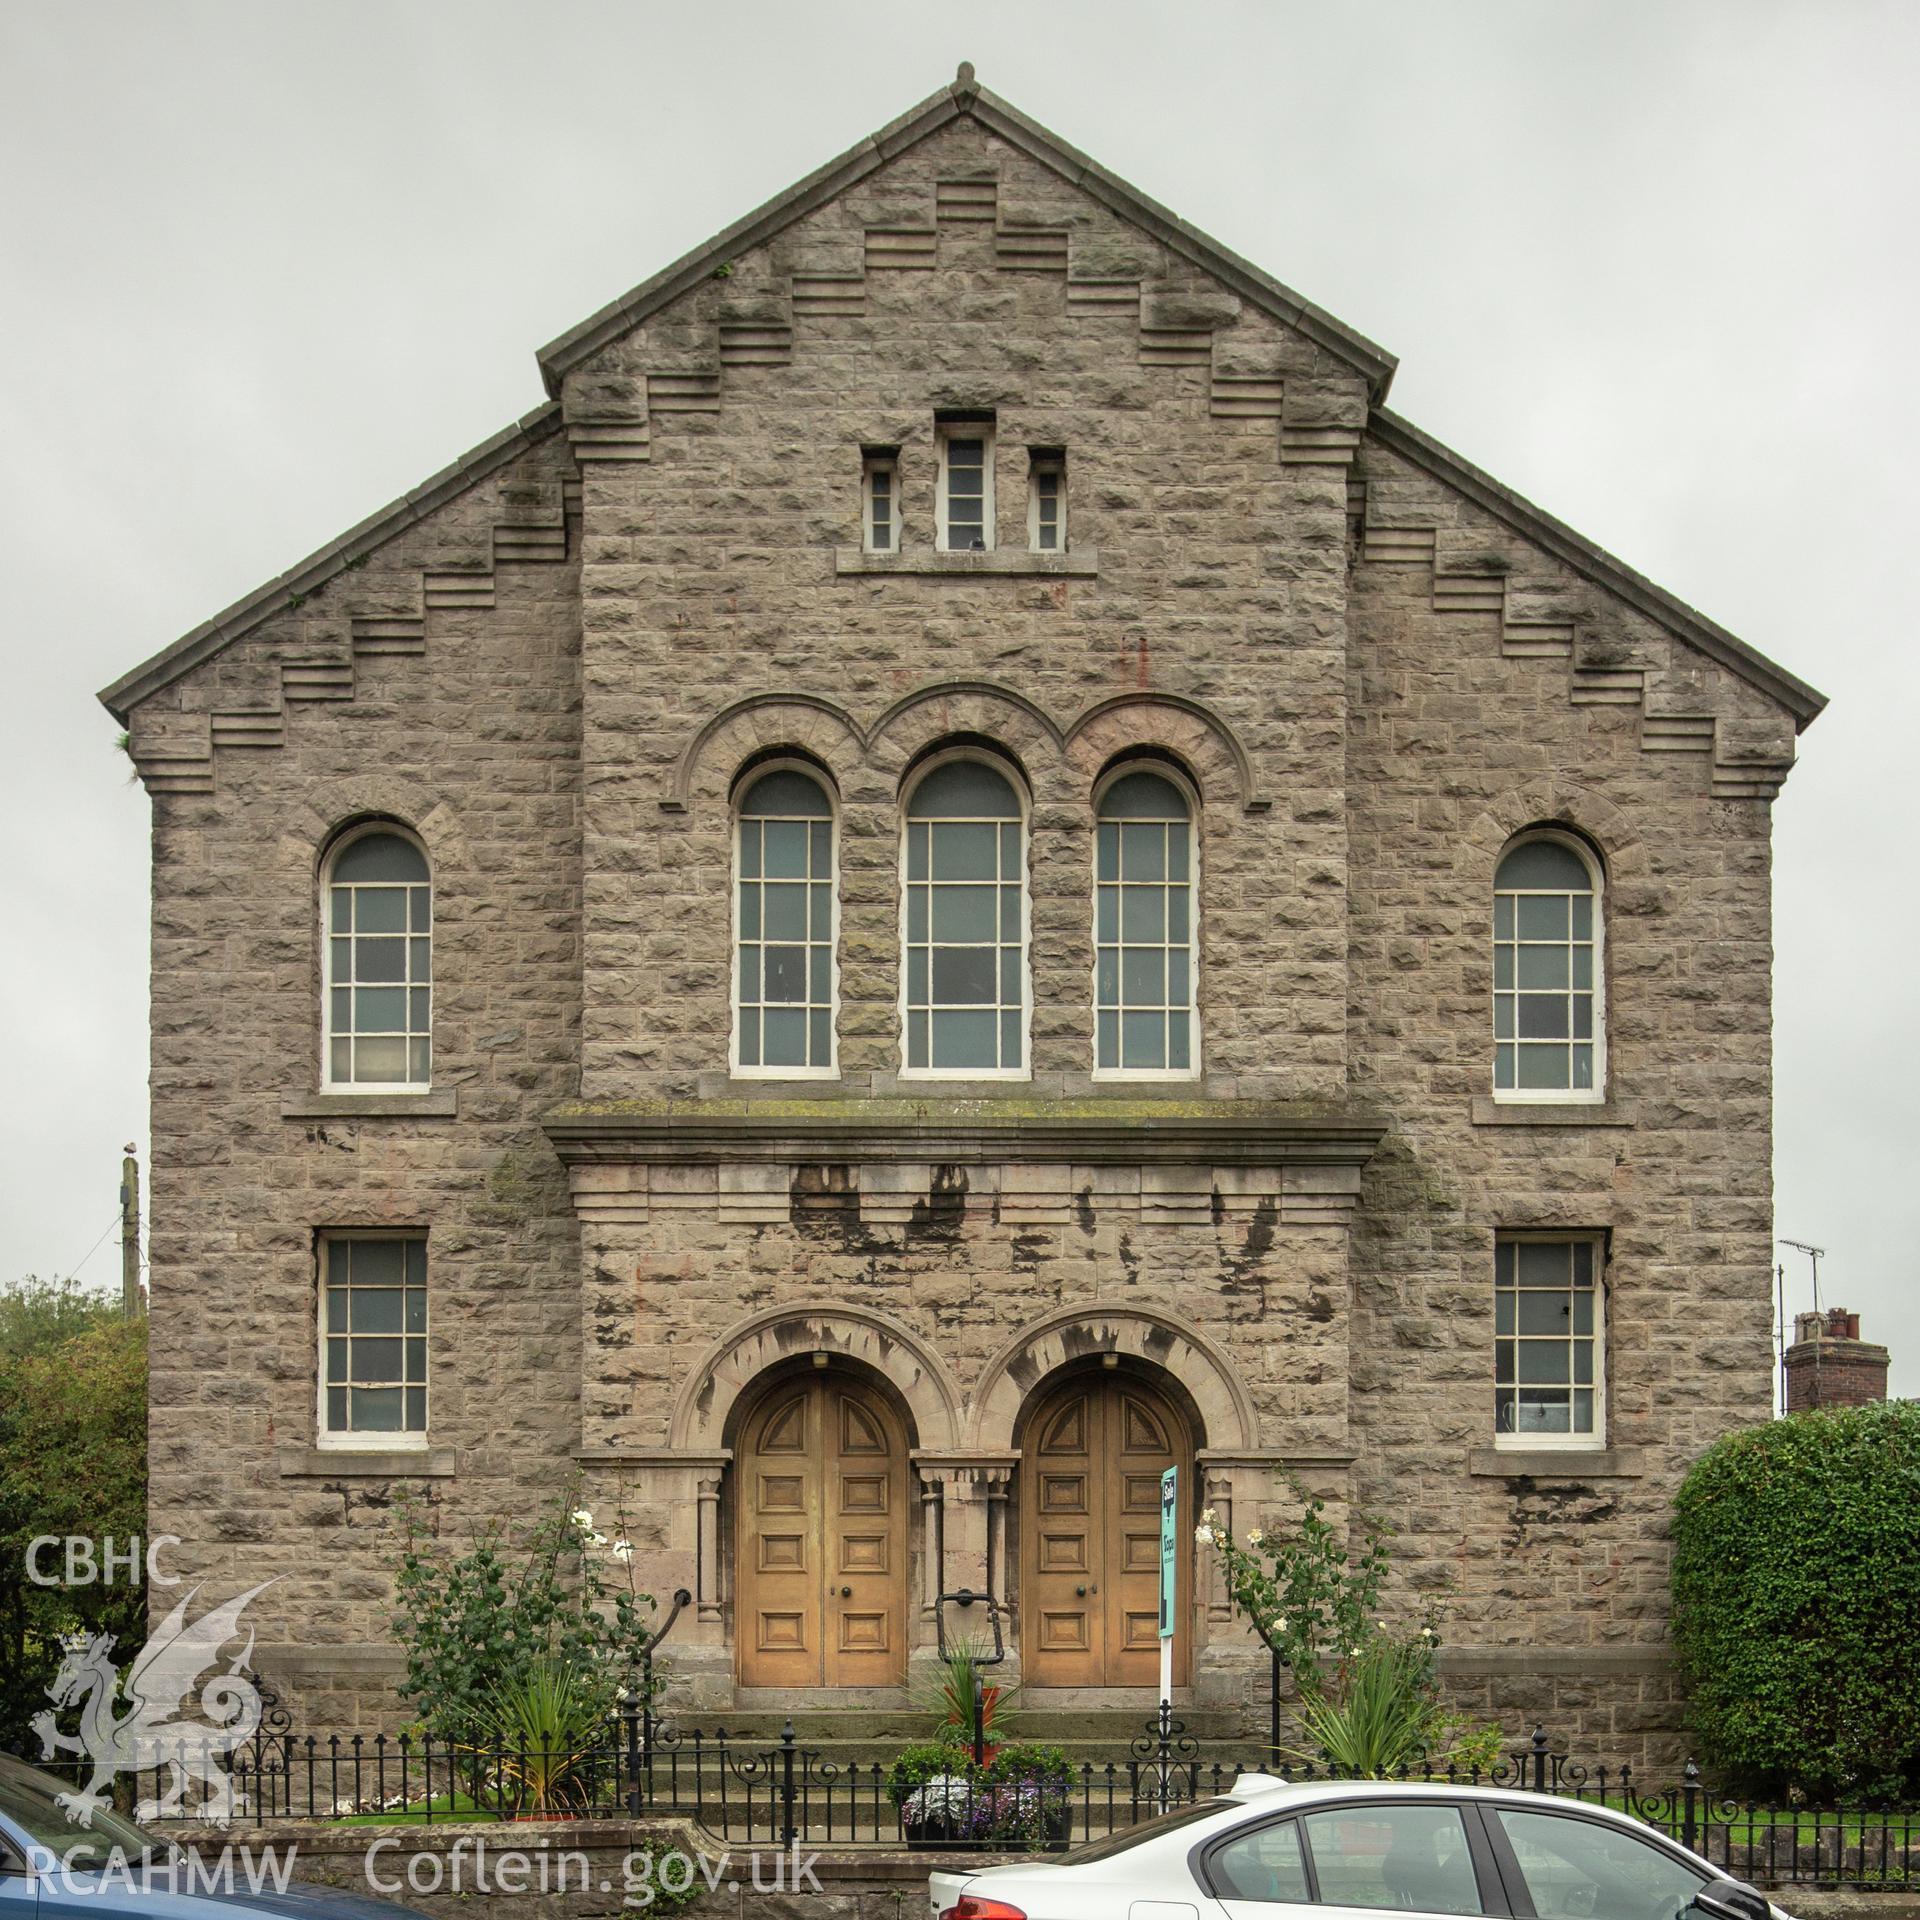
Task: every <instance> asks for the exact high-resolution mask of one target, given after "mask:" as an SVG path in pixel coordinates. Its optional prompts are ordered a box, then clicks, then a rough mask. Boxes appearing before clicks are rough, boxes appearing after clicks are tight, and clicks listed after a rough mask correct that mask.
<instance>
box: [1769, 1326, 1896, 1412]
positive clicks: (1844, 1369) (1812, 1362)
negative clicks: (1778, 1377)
mask: <svg viewBox="0 0 1920 1920" xmlns="http://www.w3.org/2000/svg"><path fill="white" fill-rule="evenodd" d="M1784 1361H1785V1365H1786V1370H1787V1411H1788V1412H1789V1413H1806V1412H1809V1411H1811V1410H1812V1409H1813V1408H1815V1407H1864V1406H1867V1405H1869V1404H1871V1403H1872V1402H1873V1401H1875V1400H1884V1399H1885V1398H1886V1397H1887V1350H1886V1348H1885V1347H1876V1346H1875V1345H1873V1344H1872V1342H1871V1341H1867V1340H1862V1339H1861V1338H1860V1316H1859V1315H1858V1314H1857V1313H1849V1312H1848V1311H1847V1310H1846V1309H1845V1308H1844V1307H1829V1308H1828V1309H1827V1310H1826V1312H1824V1313H1797V1314H1795V1315H1794V1317H1793V1345H1792V1346H1790V1347H1789V1348H1788V1349H1787V1351H1786V1354H1785V1356H1784Z"/></svg>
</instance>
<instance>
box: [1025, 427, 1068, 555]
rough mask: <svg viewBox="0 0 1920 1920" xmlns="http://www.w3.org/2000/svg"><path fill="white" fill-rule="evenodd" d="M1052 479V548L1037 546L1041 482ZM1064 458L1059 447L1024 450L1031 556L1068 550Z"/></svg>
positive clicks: (1028, 545)
mask: <svg viewBox="0 0 1920 1920" xmlns="http://www.w3.org/2000/svg"><path fill="white" fill-rule="evenodd" d="M1049 475H1050V476H1051V477H1052V479H1053V510H1054V524H1053V545H1052V546H1050V547H1048V546H1042V545H1041V542H1040V482H1041V480H1042V478H1043V477H1046V476H1049ZM1067 537H1068V536H1067V456H1066V453H1065V451H1064V450H1063V449H1061V448H1059V447H1030V448H1029V449H1028V450H1027V548H1028V550H1029V551H1030V552H1032V553H1065V552H1066V550H1067Z"/></svg>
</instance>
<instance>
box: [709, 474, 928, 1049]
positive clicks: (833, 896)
mask: <svg viewBox="0 0 1920 1920" xmlns="http://www.w3.org/2000/svg"><path fill="white" fill-rule="evenodd" d="M896 511H897V508H896ZM769 773H797V774H799V775H801V776H802V777H803V778H804V779H806V780H808V781H810V782H812V784H813V785H814V786H816V787H817V788H819V790H820V792H821V794H822V795H823V796H824V797H825V799H826V803H827V852H828V878H827V913H828V927H829V933H828V938H827V941H826V947H827V999H826V1009H827V1059H826V1061H825V1063H824V1064H822V1065H820V1066H775V1067H768V1066H751V1067H749V1066H742V1065H741V1063H740V1016H741V1010H742V1009H741V995H740V949H741V945H742V937H741V923H740V903H741V894H742V890H743V886H744V877H743V875H742V873H741V870H740V868H741V859H740V848H741V839H742V833H743V829H744V826H745V823H746V820H747V818H748V816H747V815H745V814H743V813H742V812H741V810H740V804H739V803H740V802H741V801H743V800H744V799H745V798H746V796H747V794H748V793H749V792H750V791H751V790H752V788H753V786H754V783H755V782H756V781H758V780H759V779H761V778H762V777H763V776H764V775H766V774H769ZM729 835H730V838H731V841H732V847H731V853H730V858H731V863H732V865H731V873H730V875H729V878H728V902H727V919H728V947H729V954H728V962H727V966H728V983H727V1000H728V1018H729V1031H728V1034H727V1073H728V1076H729V1077H730V1078H732V1079H737V1080H780V1081H786V1080H837V1079H838V1078H839V1077H840V795H839V791H838V789H837V788H836V787H835V785H834V782H833V777H832V776H831V775H830V774H829V773H828V772H827V770H826V768H825V767H823V766H821V765H820V763H819V762H818V761H817V760H813V759H811V758H808V757H806V756H805V755H800V754H780V755H777V756H775V757H773V758H771V759H767V760H760V761H755V762H753V763H752V764H751V765H749V766H747V767H745V768H743V769H742V771H741V774H740V778H739V780H738V782H737V793H736V801H735V805H734V809H733V821H732V824H731V827H730V829H729ZM763 910H764V909H763ZM762 944H764V935H763V937H762ZM798 944H799V945H800V946H801V947H802V948H803V949H804V950H805V951H806V953H807V954H808V957H809V964H810V960H811V951H812V944H813V943H812V942H811V941H809V940H803V941H801V942H799V943H798ZM757 1004H759V1005H761V1006H764V1004H765V1003H764V1002H761V1003H757ZM803 1004H804V1005H807V1006H808V1007H811V1004H812V1003H811V999H809V1001H808V1002H806V1003H803ZM762 1050H763V1051H764V1040H763V1042H762Z"/></svg>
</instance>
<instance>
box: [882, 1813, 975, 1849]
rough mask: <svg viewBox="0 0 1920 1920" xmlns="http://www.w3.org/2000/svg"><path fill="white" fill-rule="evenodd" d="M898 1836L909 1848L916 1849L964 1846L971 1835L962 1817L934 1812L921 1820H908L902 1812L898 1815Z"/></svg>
mask: <svg viewBox="0 0 1920 1920" xmlns="http://www.w3.org/2000/svg"><path fill="white" fill-rule="evenodd" d="M900 1837H901V1839H902V1840H904V1841H905V1842H906V1844H907V1845H908V1846H909V1847H910V1848H916V1849H918V1848H928V1847H958V1846H964V1845H966V1844H967V1842H968V1841H969V1840H970V1839H971V1838H972V1835H971V1834H970V1833H969V1832H968V1831H967V1822H966V1820H965V1819H964V1818H963V1817H959V1816H956V1815H952V1814H939V1813H936V1814H933V1815H930V1816H929V1817H927V1818H926V1819H923V1820H909V1819H908V1818H907V1816H906V1815H905V1814H904V1813H903V1814H902V1815H901V1816H900Z"/></svg>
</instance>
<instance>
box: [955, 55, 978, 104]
mask: <svg viewBox="0 0 1920 1920" xmlns="http://www.w3.org/2000/svg"><path fill="white" fill-rule="evenodd" d="M979 91H980V83H979V81H977V80H976V79H975V78H974V77H973V62H972V61H971V60H962V61H961V62H960V71H959V72H958V73H956V74H955V75H954V76H953V95H954V98H955V99H957V100H958V101H959V102H960V104H961V105H962V106H963V107H964V106H966V105H968V104H969V103H970V102H971V101H972V99H973V96H974V95H975V94H976V93H978V92H979Z"/></svg>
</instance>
